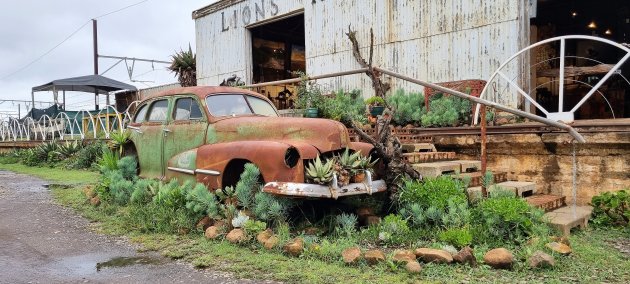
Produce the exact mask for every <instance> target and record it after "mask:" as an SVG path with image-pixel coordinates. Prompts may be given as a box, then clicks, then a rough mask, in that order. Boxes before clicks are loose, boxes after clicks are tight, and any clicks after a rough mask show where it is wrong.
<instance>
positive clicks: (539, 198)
mask: <svg viewBox="0 0 630 284" xmlns="http://www.w3.org/2000/svg"><path fill="white" fill-rule="evenodd" d="M525 200H526V201H527V203H529V205H531V206H534V207H538V208H540V209H542V210H545V212H549V211H552V210H555V209H558V208H560V207H563V206H565V205H566V197H565V196H561V195H551V194H536V195H532V196H529V197H527V198H525Z"/></svg>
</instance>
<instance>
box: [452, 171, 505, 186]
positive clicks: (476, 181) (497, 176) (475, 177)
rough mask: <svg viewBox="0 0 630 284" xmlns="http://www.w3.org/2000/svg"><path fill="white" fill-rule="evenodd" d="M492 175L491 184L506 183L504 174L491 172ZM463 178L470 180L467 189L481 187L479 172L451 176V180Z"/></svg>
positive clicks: (481, 176)
mask: <svg viewBox="0 0 630 284" xmlns="http://www.w3.org/2000/svg"><path fill="white" fill-rule="evenodd" d="M492 175H493V177H494V182H493V183H501V182H505V181H507V173H506V172H492ZM465 177H469V178H470V182H469V183H468V187H476V186H481V185H482V184H483V174H482V173H481V172H472V173H461V174H459V175H453V178H458V179H464V178H465Z"/></svg>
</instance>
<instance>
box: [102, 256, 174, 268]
mask: <svg viewBox="0 0 630 284" xmlns="http://www.w3.org/2000/svg"><path fill="white" fill-rule="evenodd" d="M164 262H165V260H164V259H158V258H155V257H149V256H134V257H125V256H121V257H115V258H112V259H110V260H108V261H105V262H98V263H96V271H97V272H98V271H101V269H103V268H115V267H125V266H131V265H137V264H140V265H147V264H162V263H164Z"/></svg>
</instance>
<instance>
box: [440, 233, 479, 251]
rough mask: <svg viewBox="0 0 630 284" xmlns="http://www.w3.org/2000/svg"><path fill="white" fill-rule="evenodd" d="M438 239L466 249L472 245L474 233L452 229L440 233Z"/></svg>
mask: <svg viewBox="0 0 630 284" xmlns="http://www.w3.org/2000/svg"><path fill="white" fill-rule="evenodd" d="M438 239H439V240H440V241H441V242H445V243H448V244H450V245H453V246H455V247H458V248H462V247H465V246H467V245H470V244H471V243H472V240H473V237H472V233H471V232H470V230H469V229H468V228H450V229H447V230H445V231H442V232H440V234H439V236H438Z"/></svg>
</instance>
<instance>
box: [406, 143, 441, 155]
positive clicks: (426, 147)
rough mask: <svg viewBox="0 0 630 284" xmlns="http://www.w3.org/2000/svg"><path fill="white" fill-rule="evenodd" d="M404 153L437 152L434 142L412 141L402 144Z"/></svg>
mask: <svg viewBox="0 0 630 284" xmlns="http://www.w3.org/2000/svg"><path fill="white" fill-rule="evenodd" d="M401 148H402V151H403V153H415V152H437V150H436V149H435V145H434V144H433V143H412V144H402V145H401Z"/></svg>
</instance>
